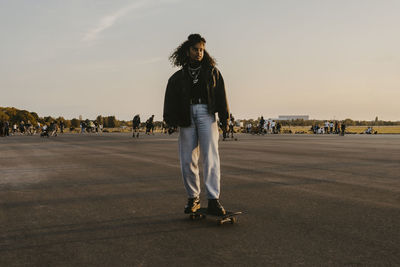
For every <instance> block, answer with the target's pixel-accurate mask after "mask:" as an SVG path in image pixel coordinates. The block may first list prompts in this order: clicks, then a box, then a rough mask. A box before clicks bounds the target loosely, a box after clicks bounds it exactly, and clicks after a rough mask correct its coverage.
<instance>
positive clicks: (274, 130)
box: [246, 116, 282, 135]
mask: <svg viewBox="0 0 400 267" xmlns="http://www.w3.org/2000/svg"><path fill="white" fill-rule="evenodd" d="M281 128H282V125H281V124H280V123H279V121H275V120H265V119H264V117H263V116H261V118H260V121H259V122H258V124H255V125H253V124H251V123H248V124H247V125H246V133H251V134H258V135H264V134H278V133H280V132H281Z"/></svg>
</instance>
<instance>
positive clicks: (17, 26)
mask: <svg viewBox="0 0 400 267" xmlns="http://www.w3.org/2000/svg"><path fill="white" fill-rule="evenodd" d="M399 10H400V1H397V0H393V1H392V0H384V1H376V0H357V1H356V0H328V1H320V0H313V1H311V0H302V1H299V0H283V1H281V0H280V1H278V0H276V1H265V0H263V1H232V0H231V1H228V0H221V1H211V0H203V1H187V0H185V1H183V0H182V1H179V0H147V1H124V0H114V1H109V0H102V1H99V0H96V1H95V0H88V1H81V0H71V1H62V0H56V1H53V0H47V1H44V0H35V1H31V0H25V1H14V0H8V1H7V0H2V1H0V34H1V42H0V56H1V60H0V73H1V78H0V90H1V97H0V106H1V107H16V108H18V109H26V110H29V111H34V112H37V113H38V114H39V116H48V115H50V116H53V117H58V116H63V117H65V118H68V119H72V118H74V117H75V118H77V117H79V115H82V117H84V118H89V119H94V118H95V117H96V116H97V115H104V116H108V115H115V116H116V117H117V118H118V119H121V120H122V119H123V120H130V119H132V117H133V115H134V114H137V113H139V114H140V115H141V116H142V118H143V119H146V118H147V117H149V116H150V115H152V114H154V115H155V119H156V120H162V109H163V101H164V92H165V87H166V84H167V80H168V78H169V77H170V76H171V75H172V74H173V73H174V72H175V71H176V70H178V69H177V68H174V67H172V65H171V64H170V62H169V61H168V57H169V56H170V54H171V53H172V51H173V50H174V49H175V48H176V47H177V46H178V45H179V44H181V43H182V42H183V41H184V40H185V39H186V38H187V36H188V35H189V34H190V33H200V34H201V35H203V36H204V37H205V38H206V40H207V43H206V50H207V51H208V52H209V53H210V54H211V55H212V56H213V57H215V58H216V60H217V63H218V65H217V66H218V68H219V69H220V71H221V73H222V75H223V76H224V80H225V84H226V90H227V94H228V101H229V105H230V109H231V112H232V113H233V115H234V116H235V118H237V119H244V118H257V117H259V116H261V115H263V116H264V117H266V118H276V117H278V115H309V116H310V118H315V119H345V118H352V119H356V120H373V119H375V117H376V116H378V117H379V119H382V120H400V108H399V99H400V90H399V89H400V49H399V48H400V35H399V27H400V16H399Z"/></svg>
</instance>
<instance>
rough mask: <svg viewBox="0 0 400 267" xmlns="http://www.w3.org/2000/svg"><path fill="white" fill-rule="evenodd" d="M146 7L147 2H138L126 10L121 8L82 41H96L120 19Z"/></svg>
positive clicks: (105, 18) (104, 19) (107, 17)
mask: <svg viewBox="0 0 400 267" xmlns="http://www.w3.org/2000/svg"><path fill="white" fill-rule="evenodd" d="M147 3H148V2H147ZM145 5H146V2H145V1H141V2H137V3H134V4H131V5H129V6H126V7H124V8H121V9H119V10H118V11H116V12H115V13H113V14H111V15H108V16H105V17H103V18H102V19H101V20H100V22H99V23H98V25H97V26H96V27H94V28H93V29H91V30H89V31H88V32H87V33H86V34H85V36H84V37H83V39H82V41H83V42H87V43H89V42H92V41H94V40H95V39H96V38H97V36H98V35H99V34H100V33H101V32H103V31H104V30H106V29H108V28H110V27H112V26H113V25H114V23H115V22H116V21H117V20H118V19H120V18H122V17H124V16H126V15H127V14H128V13H129V12H130V11H132V10H135V9H139V8H142V7H144V6H145Z"/></svg>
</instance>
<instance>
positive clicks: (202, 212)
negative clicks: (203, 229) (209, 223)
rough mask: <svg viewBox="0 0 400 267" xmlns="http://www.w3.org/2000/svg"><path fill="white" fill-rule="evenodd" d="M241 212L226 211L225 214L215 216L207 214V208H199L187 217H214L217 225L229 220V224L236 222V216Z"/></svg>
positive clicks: (193, 218) (194, 218)
mask: <svg viewBox="0 0 400 267" xmlns="http://www.w3.org/2000/svg"><path fill="white" fill-rule="evenodd" d="M240 214H242V212H241V211H226V214H225V215H222V216H217V215H214V214H208V213H207V208H200V209H198V210H197V211H196V212H193V213H190V214H189V216H190V217H189V218H190V219H191V220H192V221H194V220H197V219H204V218H206V217H207V216H210V217H214V218H215V219H216V222H217V224H218V225H223V224H224V223H226V222H230V223H231V224H234V223H237V216H238V215H240Z"/></svg>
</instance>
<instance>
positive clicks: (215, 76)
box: [164, 67, 229, 127]
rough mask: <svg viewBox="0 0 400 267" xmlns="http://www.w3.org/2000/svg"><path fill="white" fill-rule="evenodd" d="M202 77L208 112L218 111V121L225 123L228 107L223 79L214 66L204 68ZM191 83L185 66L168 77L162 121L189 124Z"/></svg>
mask: <svg viewBox="0 0 400 267" xmlns="http://www.w3.org/2000/svg"><path fill="white" fill-rule="evenodd" d="M202 77H203V79H205V80H206V86H207V97H208V99H207V105H208V112H209V113H210V114H215V113H216V112H218V117H219V120H220V122H222V123H223V124H224V123H225V125H226V124H227V122H228V119H229V107H228V101H227V100H226V93H225V85H224V79H223V78H222V75H221V73H220V72H219V70H218V69H217V68H216V67H209V68H206V69H205V75H202ZM191 83H192V81H191V80H190V77H189V75H188V74H187V67H183V68H182V69H180V70H178V71H177V72H175V73H174V74H173V75H172V76H171V78H169V80H168V84H167V89H166V91H165V99H164V121H165V122H166V123H167V124H168V125H169V126H180V127H188V126H190V124H191V120H190V116H191V114H190V112H191V111H190V110H191V109H190V89H191Z"/></svg>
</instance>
